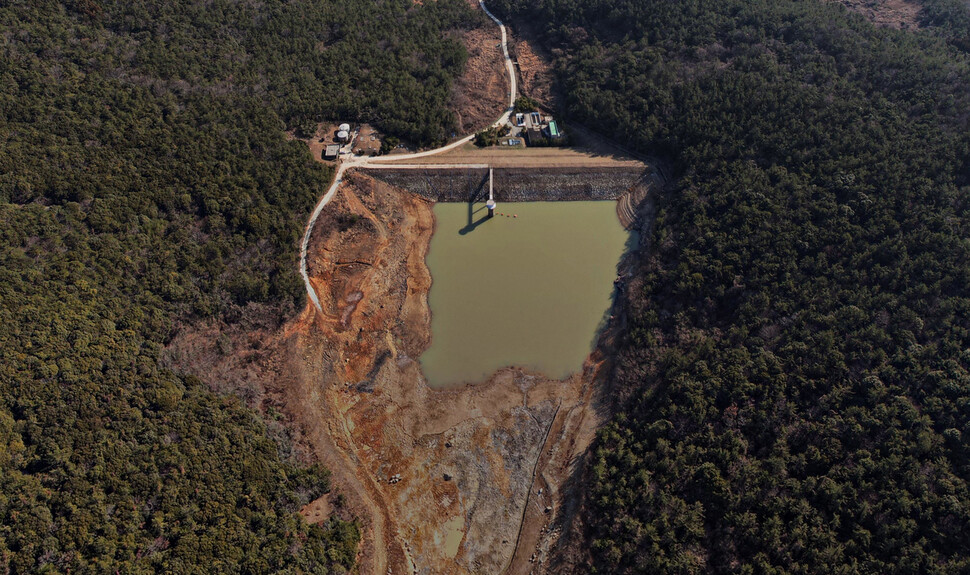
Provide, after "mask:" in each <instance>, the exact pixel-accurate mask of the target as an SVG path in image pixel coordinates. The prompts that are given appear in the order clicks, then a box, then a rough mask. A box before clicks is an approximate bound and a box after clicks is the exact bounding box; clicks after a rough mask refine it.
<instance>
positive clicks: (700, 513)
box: [499, 0, 970, 573]
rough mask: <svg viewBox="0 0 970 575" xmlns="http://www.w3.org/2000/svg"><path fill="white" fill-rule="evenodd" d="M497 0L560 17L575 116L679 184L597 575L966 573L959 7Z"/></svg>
mask: <svg viewBox="0 0 970 575" xmlns="http://www.w3.org/2000/svg"><path fill="white" fill-rule="evenodd" d="M499 4H500V5H501V6H500V9H501V10H502V12H503V13H505V14H511V15H515V16H516V17H528V18H530V21H533V22H545V23H546V26H545V28H544V29H543V31H542V41H543V42H544V43H545V44H546V46H547V47H548V48H550V49H552V50H553V51H554V52H555V53H557V54H558V57H557V59H556V66H557V71H558V73H559V77H560V81H561V82H562V84H563V87H564V93H565V94H566V101H565V103H564V106H565V108H566V110H565V112H566V113H567V114H568V115H570V116H572V117H574V118H578V119H579V120H581V121H584V122H586V123H587V124H589V125H595V126H598V127H600V129H602V130H604V131H606V132H608V133H609V134H612V135H614V136H616V137H617V138H619V139H621V140H623V141H624V142H626V143H628V144H630V145H631V146H634V147H635V148H637V149H638V150H641V151H644V152H647V153H652V154H655V155H659V156H663V157H666V158H668V159H669V161H670V163H671V164H672V166H673V172H674V176H675V179H674V182H673V183H672V184H671V186H670V188H669V189H668V190H667V191H666V192H665V193H663V194H661V195H660V196H658V197H657V198H656V202H657V207H656V220H655V222H654V227H653V231H652V233H651V235H650V236H649V237H648V238H646V240H647V241H646V242H645V244H646V246H645V247H644V248H643V249H642V250H641V253H640V254H639V262H638V271H637V273H636V278H635V280H634V281H632V282H631V284H630V285H631V288H630V290H629V293H628V294H627V295H626V297H625V305H626V308H627V310H628V314H629V319H630V321H629V328H628V330H627V333H626V337H625V341H624V343H623V344H622V346H621V350H620V352H619V358H618V360H617V367H616V370H615V373H614V375H613V385H614V388H615V390H616V391H617V392H618V393H617V400H616V410H617V415H616V416H615V418H614V419H613V421H612V422H611V423H609V424H608V425H607V426H606V427H605V429H603V430H602V432H601V433H600V435H599V438H598V442H597V445H596V446H595V449H594V453H592V455H591V458H590V463H589V466H588V469H587V472H586V478H587V484H586V485H585V487H584V493H585V495H584V497H585V505H586V507H587V508H588V509H589V510H590V513H589V514H588V515H587V521H586V527H585V531H584V533H583V534H582V538H583V540H584V541H585V542H586V546H587V547H588V549H589V553H590V557H589V559H588V560H589V561H590V562H591V564H592V566H593V568H594V569H595V571H596V572H599V573H705V572H715V573H829V572H831V573H962V572H965V571H966V570H967V569H970V548H968V547H967V545H966V542H967V541H968V540H970V490H968V485H967V482H968V480H970V459H968V455H970V371H968V370H970V351H968V350H970V320H968V318H970V314H968V312H970V297H968V294H967V290H966V286H967V285H970V284H968V281H970V244H968V242H967V239H966V238H967V237H968V232H970V211H968V210H970V201H968V198H970V185H968V184H970V130H968V128H970V126H968V118H970V115H968V114H967V110H968V109H970V101H968V100H970V61H968V58H967V56H966V53H965V51H963V48H962V47H961V46H960V39H961V37H960V36H959V34H956V33H954V32H953V31H954V30H956V29H957V28H956V27H957V26H960V25H961V24H959V22H961V21H962V20H961V19H963V18H966V16H967V7H966V5H965V4H962V3H961V4H957V3H949V4H946V5H947V6H949V7H950V9H952V10H954V11H955V12H954V14H955V15H956V16H954V17H953V18H951V17H950V16H946V17H945V18H944V20H943V21H936V20H934V21H933V22H932V23H931V24H935V25H931V26H929V27H928V28H927V29H925V30H922V31H917V32H906V31H896V30H890V29H880V28H877V27H875V26H873V25H872V24H871V23H870V22H868V21H866V20H864V19H863V18H862V17H860V16H858V15H856V14H853V13H849V12H848V11H846V10H845V9H844V8H843V7H841V6H839V5H837V4H835V3H826V2H817V1H810V0H777V1H774V0H773V1H770V2H769V1H767V0H765V1H747V0H716V1H715V0H684V1H677V2H666V1H642V0H592V1H583V2H579V1H577V0H540V1H537V2H533V1H530V2H522V1H518V0H499ZM942 5H944V3H943V2H926V9H925V10H924V13H923V17H924V18H929V19H934V18H937V16H934V15H933V14H934V13H935V12H934V10H937V9H938V8H939V6H942ZM941 26H942V27H941ZM965 37H966V36H963V37H962V38H965Z"/></svg>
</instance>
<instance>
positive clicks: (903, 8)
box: [829, 0, 920, 29]
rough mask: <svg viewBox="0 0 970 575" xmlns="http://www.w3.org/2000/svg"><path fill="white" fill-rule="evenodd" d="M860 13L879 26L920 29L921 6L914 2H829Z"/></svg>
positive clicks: (858, 0) (859, 0)
mask: <svg viewBox="0 0 970 575" xmlns="http://www.w3.org/2000/svg"><path fill="white" fill-rule="evenodd" d="M829 1H830V2H838V3H840V4H842V5H844V6H845V7H846V8H848V9H849V10H852V11H854V12H858V13H860V14H862V15H863V16H865V17H866V18H868V19H870V20H872V21H873V23H875V24H876V25H878V26H887V27H889V28H897V29H915V28H919V19H918V16H919V11H920V6H919V4H918V3H917V2H914V1H912V0H878V1H875V2H874V1H872V0H829Z"/></svg>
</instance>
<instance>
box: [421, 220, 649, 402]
mask: <svg viewBox="0 0 970 575" xmlns="http://www.w3.org/2000/svg"><path fill="white" fill-rule="evenodd" d="M615 206H616V205H615V203H614V202H528V203H508V204H500V205H499V207H498V210H496V212H497V213H496V216H495V217H494V218H492V219H491V220H486V219H484V218H485V215H486V213H487V212H486V209H485V206H484V205H483V204H476V205H474V206H473V207H472V208H469V205H468V204H453V203H439V204H437V205H435V208H434V214H435V218H436V221H437V228H436V230H435V234H434V236H433V237H432V239H431V251H430V253H429V254H428V266H429V268H430V270H431V276H432V278H433V283H432V286H431V293H430V295H429V303H430V305H431V313H432V318H431V338H432V341H431V347H430V348H429V349H428V351H426V352H425V353H424V355H423V356H422V357H421V365H422V368H423V370H424V374H425V376H426V377H427V378H428V383H429V384H430V385H431V386H433V387H445V386H449V385H454V384H459V383H463V382H480V381H483V380H484V379H486V378H487V377H488V376H489V375H491V374H492V373H494V372H495V370H497V369H499V368H501V367H505V366H509V365H516V366H523V367H528V368H531V369H534V370H537V371H539V372H541V373H543V374H545V375H547V376H550V377H555V378H563V377H566V376H567V375H569V374H571V373H575V372H578V371H579V370H580V369H581V368H582V365H583V361H584V360H585V359H586V356H587V355H589V353H590V351H592V348H593V343H594V340H595V338H596V335H597V333H598V331H599V329H600V328H601V327H602V325H603V322H605V320H606V319H607V317H608V313H609V308H610V304H611V297H612V294H613V280H614V279H615V278H616V265H617V263H618V262H619V260H620V256H621V255H622V254H623V252H624V249H625V247H626V245H627V243H628V242H632V241H633V238H631V235H630V234H629V233H628V232H626V231H625V230H623V228H622V227H621V226H620V224H619V222H618V221H617V218H616V209H615ZM498 213H502V214H506V215H505V216H500V215H498ZM510 215H515V216H517V217H509V216H510Z"/></svg>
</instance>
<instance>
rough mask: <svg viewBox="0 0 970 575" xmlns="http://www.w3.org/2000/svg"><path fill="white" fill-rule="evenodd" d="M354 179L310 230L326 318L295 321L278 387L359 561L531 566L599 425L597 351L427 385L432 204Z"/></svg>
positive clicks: (412, 566)
mask: <svg viewBox="0 0 970 575" xmlns="http://www.w3.org/2000/svg"><path fill="white" fill-rule="evenodd" d="M346 182H347V183H346V184H345V186H344V187H343V188H342V189H341V190H340V191H339V192H338V195H337V197H335V199H334V200H333V203H332V204H331V205H328V206H327V208H326V210H325V212H324V213H323V214H322V215H321V219H320V221H318V223H317V227H316V228H315V230H317V233H315V234H314V237H313V239H312V240H311V246H310V252H309V258H310V259H309V273H310V276H311V279H312V281H313V283H314V285H315V286H316V287H317V292H318V295H319V298H320V301H321V304H322V307H323V313H322V314H321V313H319V312H317V311H316V309H315V308H314V307H312V306H308V307H307V309H306V310H305V312H304V314H303V315H302V316H301V318H300V319H299V320H298V321H296V322H294V323H293V324H291V326H290V328H289V331H290V333H292V334H293V336H294V337H295V339H294V340H293V342H294V343H293V349H292V352H293V353H294V354H295V355H294V357H293V358H292V359H293V361H292V366H291V368H290V374H291V375H292V377H291V378H290V379H289V380H287V381H289V383H288V385H289V386H290V387H289V388H288V389H282V390H281V391H282V394H283V396H284V401H283V403H284V405H285V409H286V412H287V414H288V415H289V416H290V417H292V418H293V420H294V421H295V422H296V423H297V424H298V425H299V426H301V428H302V429H303V430H304V433H305V437H306V438H308V439H309V441H310V444H311V445H313V447H314V450H315V452H316V453H317V455H318V456H319V457H320V459H321V461H323V463H324V464H325V465H327V466H328V467H329V468H330V469H332V470H334V482H335V484H336V485H338V486H339V488H340V491H341V492H342V493H343V494H344V495H345V496H346V500H347V502H348V503H347V504H348V507H349V508H351V509H354V510H355V513H357V514H358V516H359V517H361V519H362V522H363V524H364V546H363V550H362V553H361V556H360V559H361V572H362V573H375V574H378V573H379V574H381V575H383V574H384V573H386V572H387V569H391V570H392V572H393V573H404V572H407V573H412V572H422V573H460V574H464V573H469V574H470V573H502V572H509V573H526V572H529V571H530V570H531V569H532V568H533V567H534V566H535V564H534V563H533V562H532V559H533V556H534V554H536V553H539V554H541V553H543V551H542V549H543V548H548V546H549V545H550V540H549V535H550V534H551V533H550V532H549V530H548V529H547V525H548V524H549V522H550V521H552V520H553V518H554V517H555V516H556V513H557V510H558V508H559V507H560V505H559V503H558V499H559V495H560V493H561V486H562V484H563V482H564V481H565V479H566V478H567V477H568V476H569V475H570V474H571V473H572V472H574V471H575V469H574V468H573V466H574V465H575V462H576V461H578V458H577V455H578V454H580V453H582V452H583V451H584V450H585V448H586V447H587V446H588V445H589V442H590V441H591V439H592V437H593V434H594V433H595V429H596V428H597V427H598V424H599V423H600V421H601V420H602V417H603V414H601V413H599V412H597V411H596V410H595V409H593V408H592V406H593V405H594V404H597V401H596V397H595V394H596V393H599V390H601V389H602V386H600V385H593V384H592V383H593V382H594V381H597V380H598V378H599V376H598V375H597V374H600V373H602V371H601V368H602V367H603V365H604V362H603V359H602V358H601V357H600V356H599V355H598V354H594V356H593V357H591V359H590V360H589V361H588V362H587V365H586V368H585V371H584V373H582V374H578V375H575V376H573V377H571V378H569V379H567V380H565V381H552V380H547V379H545V378H543V377H541V376H539V375H537V374H533V373H527V372H524V371H521V370H517V369H503V370H500V371H499V372H498V373H496V374H495V375H494V376H493V377H492V378H491V379H489V380H488V381H486V382H482V383H479V384H476V385H472V386H464V387H460V388H455V389H448V390H433V389H431V388H429V387H428V386H427V384H426V383H425V381H424V378H423V376H422V374H421V369H420V364H418V363H417V361H415V359H416V358H417V357H419V356H420V354H421V353H422V352H423V350H424V349H425V348H426V347H427V346H428V344H429V343H430V331H429V329H430V312H429V310H428V307H427V294H428V290H429V288H430V285H431V278H430V274H429V272H428V270H427V266H426V265H425V262H424V258H425V255H426V252H427V248H428V244H429V241H430V236H431V232H432V230H433V216H432V213H431V204H430V203H428V202H426V201H425V200H423V199H420V198H418V197H417V196H413V195H411V194H409V193H407V192H404V191H402V190H398V189H396V188H392V187H391V186H388V185H386V184H383V183H380V182H377V181H375V180H373V179H371V178H368V177H366V176H363V175H359V174H354V173H353V172H348V175H347V178H346ZM297 380H299V381H297ZM540 488H541V489H543V494H542V495H541V496H540V495H539V494H538V489H540ZM546 507H551V508H552V509H551V510H550V511H549V512H546V511H545V510H546ZM314 513H315V511H314ZM321 516H322V515H321ZM312 518H313V517H311V519H312ZM385 551H386V553H385ZM513 556H514V559H513ZM506 569H508V571H506Z"/></svg>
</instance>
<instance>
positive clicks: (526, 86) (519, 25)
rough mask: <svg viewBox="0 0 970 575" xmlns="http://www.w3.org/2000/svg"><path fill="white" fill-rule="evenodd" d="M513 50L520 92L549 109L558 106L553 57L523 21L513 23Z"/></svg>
mask: <svg viewBox="0 0 970 575" xmlns="http://www.w3.org/2000/svg"><path fill="white" fill-rule="evenodd" d="M513 24H514V27H515V35H514V36H513V38H512V48H511V52H512V55H513V60H514V61H515V63H516V69H517V71H518V73H519V82H518V87H519V92H520V93H521V94H522V95H523V96H528V97H530V98H532V99H533V100H535V101H537V102H539V104H541V105H543V106H545V107H546V108H547V109H550V110H552V109H555V108H556V103H557V102H556V99H555V93H554V92H553V75H552V66H551V65H550V62H551V61H552V58H551V57H550V56H549V54H547V53H546V52H545V51H544V50H543V49H542V48H541V47H540V46H539V45H538V43H537V42H536V41H535V40H534V32H533V30H532V29H531V28H530V27H529V26H528V25H527V24H525V23H523V22H515V23H513Z"/></svg>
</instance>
